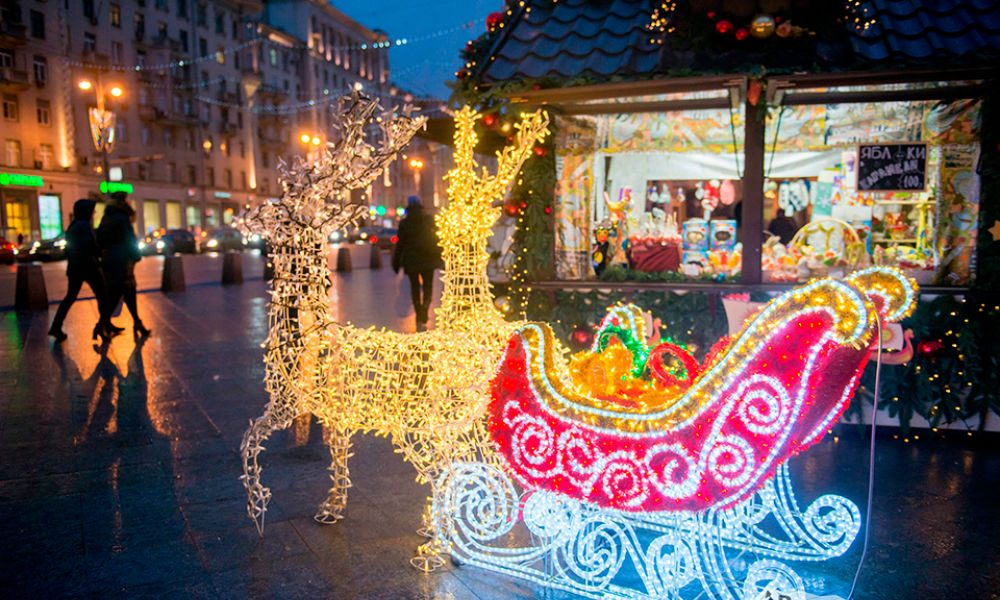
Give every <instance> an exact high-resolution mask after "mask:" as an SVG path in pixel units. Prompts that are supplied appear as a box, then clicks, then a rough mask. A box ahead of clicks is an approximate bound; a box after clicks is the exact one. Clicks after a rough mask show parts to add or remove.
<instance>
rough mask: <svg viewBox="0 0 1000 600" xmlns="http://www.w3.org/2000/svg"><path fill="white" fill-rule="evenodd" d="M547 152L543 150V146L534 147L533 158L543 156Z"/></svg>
mask: <svg viewBox="0 0 1000 600" xmlns="http://www.w3.org/2000/svg"><path fill="white" fill-rule="evenodd" d="M548 153H549V151H548V150H546V149H545V146H535V156H545V155H546V154H548Z"/></svg>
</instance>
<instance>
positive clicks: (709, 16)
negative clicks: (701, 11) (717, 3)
mask: <svg viewBox="0 0 1000 600" xmlns="http://www.w3.org/2000/svg"><path fill="white" fill-rule="evenodd" d="M705 16H706V17H708V18H709V19H714V18H715V11H714V10H710V11H708V12H707V13H705Z"/></svg>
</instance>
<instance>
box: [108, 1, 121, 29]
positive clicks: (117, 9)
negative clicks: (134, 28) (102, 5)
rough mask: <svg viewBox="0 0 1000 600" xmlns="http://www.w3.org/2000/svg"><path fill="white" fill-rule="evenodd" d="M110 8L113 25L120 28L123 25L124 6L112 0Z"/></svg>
mask: <svg viewBox="0 0 1000 600" xmlns="http://www.w3.org/2000/svg"><path fill="white" fill-rule="evenodd" d="M108 8H109V12H108V14H109V15H110V16H111V26H112V27H118V28H119V29H120V28H121V26H122V7H121V6H118V5H117V4H115V3H114V2H112V3H111V4H109V5H108Z"/></svg>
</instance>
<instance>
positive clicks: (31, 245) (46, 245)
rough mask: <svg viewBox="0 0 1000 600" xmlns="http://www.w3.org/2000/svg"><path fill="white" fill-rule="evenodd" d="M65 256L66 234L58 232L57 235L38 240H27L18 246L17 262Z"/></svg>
mask: <svg viewBox="0 0 1000 600" xmlns="http://www.w3.org/2000/svg"><path fill="white" fill-rule="evenodd" d="M64 258H66V235H65V234H62V233H60V234H59V236H58V237H54V238H52V239H50V240H42V241H40V242H28V243H26V244H24V245H23V246H21V247H20V248H18V250H17V260H18V261H19V262H31V261H34V260H39V261H46V262H47V261H51V260H62V259H64Z"/></svg>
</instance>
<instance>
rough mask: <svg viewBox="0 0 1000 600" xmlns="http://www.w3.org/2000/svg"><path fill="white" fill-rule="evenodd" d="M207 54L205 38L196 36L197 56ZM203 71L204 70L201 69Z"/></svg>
mask: <svg viewBox="0 0 1000 600" xmlns="http://www.w3.org/2000/svg"><path fill="white" fill-rule="evenodd" d="M206 55H208V40H206V39H205V38H198V56H199V57H201V56H206ZM202 73H204V71H202Z"/></svg>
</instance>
